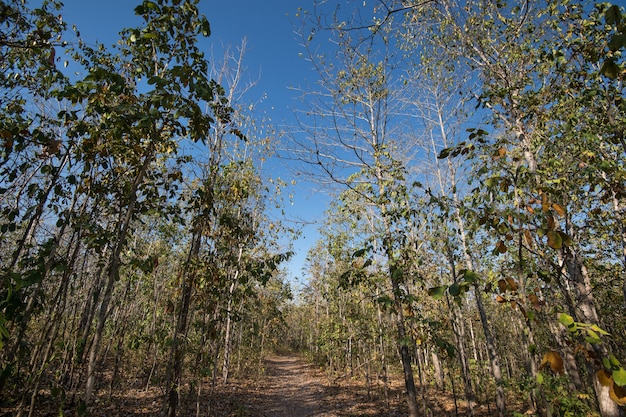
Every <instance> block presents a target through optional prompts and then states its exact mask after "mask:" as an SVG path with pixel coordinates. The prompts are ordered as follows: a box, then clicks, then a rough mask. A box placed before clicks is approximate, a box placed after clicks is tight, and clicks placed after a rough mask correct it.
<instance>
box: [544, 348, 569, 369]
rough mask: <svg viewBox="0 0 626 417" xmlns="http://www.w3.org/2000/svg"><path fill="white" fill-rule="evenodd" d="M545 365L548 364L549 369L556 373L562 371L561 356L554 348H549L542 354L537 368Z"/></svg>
mask: <svg viewBox="0 0 626 417" xmlns="http://www.w3.org/2000/svg"><path fill="white" fill-rule="evenodd" d="M547 365H550V369H552V372H554V373H557V374H562V373H563V370H564V368H563V358H562V357H561V354H560V353H559V352H556V351H554V350H550V351H548V352H546V353H545V355H543V359H542V360H541V365H539V369H543V368H545V367H546V366H547Z"/></svg>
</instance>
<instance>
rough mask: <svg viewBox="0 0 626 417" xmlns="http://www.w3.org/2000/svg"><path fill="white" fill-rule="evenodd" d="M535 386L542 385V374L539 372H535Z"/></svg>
mask: <svg viewBox="0 0 626 417" xmlns="http://www.w3.org/2000/svg"><path fill="white" fill-rule="evenodd" d="M536 378H537V384H539V385H541V384H543V374H542V373H541V372H537V377H536Z"/></svg>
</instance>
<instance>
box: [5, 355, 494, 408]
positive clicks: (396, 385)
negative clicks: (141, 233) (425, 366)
mask: <svg viewBox="0 0 626 417" xmlns="http://www.w3.org/2000/svg"><path fill="white" fill-rule="evenodd" d="M207 385H208V384H207ZM403 385H404V384H403V381H402V379H401V376H399V375H396V376H394V377H393V378H391V381H390V384H389V391H388V398H389V402H388V403H387V402H386V401H385V398H384V395H383V390H382V384H381V382H380V381H374V382H372V383H371V386H370V389H369V390H368V387H367V384H366V382H365V380H364V378H362V377H361V378H358V379H357V378H350V377H349V376H348V375H346V376H343V377H340V378H333V379H330V378H329V377H328V375H327V374H326V373H324V372H323V371H321V370H320V369H318V368H316V367H314V366H313V365H310V364H309V363H308V362H306V360H304V359H303V358H301V357H299V356H295V355H283V356H273V357H270V358H268V359H267V360H266V361H265V369H264V372H263V373H262V374H261V375H260V376H258V377H253V378H247V379H236V380H232V381H231V382H229V383H228V384H218V385H217V386H215V387H213V388H211V387H209V386H206V387H204V388H203V389H202V390H201V391H200V393H199V394H200V395H199V396H198V395H197V394H198V392H197V391H195V390H194V394H187V395H186V398H185V399H183V404H181V405H180V408H179V410H180V412H179V415H180V416H184V417H186V416H202V417H357V416H364V417H383V416H385V417H401V416H405V415H407V412H406V405H405V401H404V394H403ZM184 391H187V393H189V392H190V389H189V387H188V386H187V387H186V389H184ZM46 394H48V395H46ZM418 397H419V398H418V402H419V405H420V412H423V415H424V416H430V417H444V416H465V415H466V402H465V401H464V400H462V399H459V400H457V405H456V407H455V403H454V399H453V397H452V396H451V395H450V394H449V393H446V392H442V391H439V390H436V389H434V388H428V389H427V391H426V392H425V393H424V395H421V391H419V388H418ZM163 398H164V397H163V392H162V391H161V390H160V389H159V388H156V387H155V388H150V389H148V390H145V388H142V389H128V388H127V389H124V390H123V391H122V390H119V392H118V391H117V390H114V391H113V393H111V392H110V391H108V390H106V389H103V390H100V391H99V392H98V395H97V398H96V399H95V404H94V405H93V406H92V407H90V409H89V412H88V414H87V415H90V416H92V417H101V416H102V417H104V416H108V417H127V416H135V417H139V416H143V417H148V416H157V417H158V416H160V415H162V405H163ZM198 399H199V400H198ZM13 411H15V410H13ZM13 414H14V413H13V412H12V411H11V409H10V408H3V407H2V405H1V404H0V417H3V416H10V415H13ZM34 414H35V415H36V416H46V417H47V416H59V415H64V416H74V415H75V412H73V411H72V410H71V409H70V408H67V409H65V410H63V413H62V414H61V413H59V409H58V405H57V402H56V401H54V400H53V398H51V397H50V395H49V393H44V392H42V393H40V399H39V401H38V406H37V411H36V412H35V413H34ZM493 414H494V407H493V405H492V406H491V409H489V408H488V407H486V406H476V407H475V408H474V415H475V416H476V417H487V416H491V415H493Z"/></svg>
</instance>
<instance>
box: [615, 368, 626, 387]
mask: <svg viewBox="0 0 626 417" xmlns="http://www.w3.org/2000/svg"><path fill="white" fill-rule="evenodd" d="M612 375H613V381H615V383H616V384H617V385H619V386H620V387H623V386H626V369H624V368H622V367H620V368H619V369H614V370H613V372H612Z"/></svg>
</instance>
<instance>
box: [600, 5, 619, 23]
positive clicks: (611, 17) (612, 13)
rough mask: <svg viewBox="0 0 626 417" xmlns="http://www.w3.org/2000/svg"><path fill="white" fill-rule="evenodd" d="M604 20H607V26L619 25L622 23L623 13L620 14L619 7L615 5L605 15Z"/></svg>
mask: <svg viewBox="0 0 626 417" xmlns="http://www.w3.org/2000/svg"><path fill="white" fill-rule="evenodd" d="M604 18H605V19H606V23H607V24H609V25H617V24H619V23H621V21H622V13H621V12H620V10H619V7H618V6H616V5H615V4H614V5H612V6H611V7H609V8H608V9H607V11H606V12H605V13H604Z"/></svg>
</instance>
